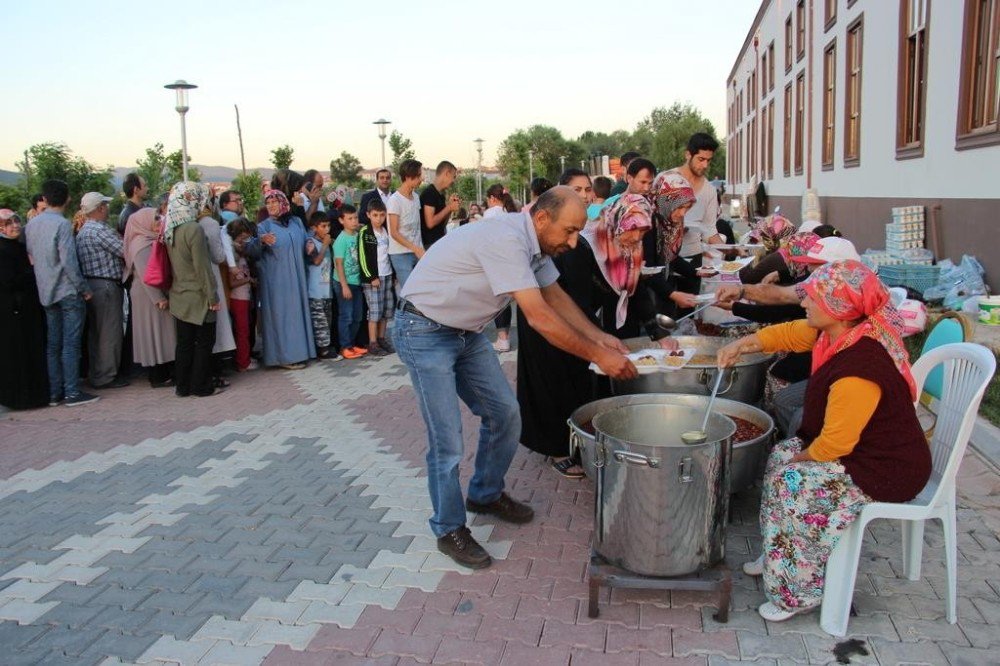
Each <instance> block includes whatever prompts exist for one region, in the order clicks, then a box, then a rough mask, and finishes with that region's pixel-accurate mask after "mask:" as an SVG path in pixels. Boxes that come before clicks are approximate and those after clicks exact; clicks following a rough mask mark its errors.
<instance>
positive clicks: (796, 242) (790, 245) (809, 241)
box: [778, 231, 819, 278]
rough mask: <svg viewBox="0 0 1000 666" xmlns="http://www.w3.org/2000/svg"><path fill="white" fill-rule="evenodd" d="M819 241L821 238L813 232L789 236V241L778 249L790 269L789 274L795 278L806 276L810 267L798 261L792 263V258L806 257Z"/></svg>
mask: <svg viewBox="0 0 1000 666" xmlns="http://www.w3.org/2000/svg"><path fill="white" fill-rule="evenodd" d="M818 240H819V236H817V235H816V234H814V233H813V232H811V231H803V232H801V233H797V234H794V235H792V236H789V237H788V239H787V240H786V241H785V242H784V243H782V244H781V247H780V248H778V253H779V254H781V257H782V259H784V260H785V266H787V267H788V273H789V275H791V276H792V277H793V278H800V277H802V276H803V275H805V274H806V272H807V269H808V267H807V266H806V264H803V263H800V262H798V261H792V257H804V256H806V255H807V254H809V250H811V249H812V246H813V245H815V244H816V241H818Z"/></svg>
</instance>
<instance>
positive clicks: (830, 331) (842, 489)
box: [719, 260, 931, 622]
mask: <svg viewBox="0 0 1000 666" xmlns="http://www.w3.org/2000/svg"><path fill="white" fill-rule="evenodd" d="M805 291H806V297H805V299H804V300H803V301H802V307H804V308H805V310H806V319H805V320H800V321H795V322H789V323H787V324H779V325H777V326H770V327H768V328H765V329H762V330H760V331H758V332H757V333H756V334H754V335H751V336H748V337H746V338H741V339H740V340H737V341H735V342H733V343H731V344H729V345H727V346H725V347H723V348H722V349H720V350H719V365H720V367H726V366H729V365H732V364H733V363H735V362H736V360H737V358H738V357H739V356H740V354H742V353H747V352H757V351H764V352H775V351H781V350H793V351H804V350H807V349H812V350H813V357H812V374H811V376H810V377H809V385H808V388H807V389H806V402H805V409H804V413H803V418H802V425H801V426H800V427H799V430H798V432H797V433H796V436H794V437H792V438H791V439H786V440H784V441H782V442H780V443H779V444H778V445H776V446H775V448H774V451H773V452H772V453H771V457H770V458H769V460H768V464H767V471H766V472H765V477H764V488H763V491H762V500H761V509H760V524H761V532H762V534H763V537H764V550H763V553H762V554H761V556H760V558H758V559H757V560H756V561H754V562H748V563H747V564H745V565H744V566H743V570H744V571H745V572H746V573H747V574H749V575H758V576H759V575H761V574H763V576H764V590H765V594H766V595H767V598H768V601H767V602H766V603H765V604H763V605H762V606H761V607H760V609H759V612H760V614H761V616H763V617H764V618H765V619H767V620H771V621H773V622H776V621H780V620H785V619H788V618H790V617H791V616H792V615H795V614H796V613H800V612H803V611H806V610H810V609H812V608H816V607H817V606H819V604H820V603H821V601H822V598H823V586H824V584H825V582H826V581H825V580H824V575H825V567H826V561H827V558H828V557H829V555H830V553H831V552H832V551H833V548H834V547H835V546H836V544H837V540H838V538H839V535H840V533H841V532H842V531H843V529H844V528H845V527H846V526H847V525H849V524H850V523H851V521H853V520H854V519H855V518H857V516H858V514H859V513H860V512H861V509H862V508H864V506H865V505H866V504H867V503H869V502H872V501H876V502H907V501H909V500H911V499H913V498H914V497H915V496H916V495H917V494H918V493H919V492H920V491H921V490H922V489H923V487H924V485H925V484H926V483H927V479H928V478H930V473H931V455H930V449H929V448H928V446H927V441H926V440H925V439H924V433H923V431H922V430H921V428H920V424H919V423H918V422H917V417H916V413H915V412H914V410H913V401H914V400H915V399H916V386H915V384H914V380H913V376H912V375H911V374H910V366H909V362H908V361H907V353H906V349H905V348H904V347H903V340H902V337H901V331H902V326H903V320H902V318H901V317H900V315H899V313H898V312H897V311H896V310H895V308H893V306H892V304H891V303H890V301H889V293H888V291H887V290H886V288H885V286H884V285H882V283H881V282H879V279H878V277H877V276H876V275H875V274H874V273H873V272H872V271H871V270H870V269H869V268H868V267H867V266H865V265H864V264H862V263H861V262H859V261H854V260H847V261H835V262H832V263H829V264H826V265H824V266H822V267H821V268H819V269H818V270H816V271H815V272H814V273H813V275H812V277H811V278H810V279H809V280H808V281H807V282H805Z"/></svg>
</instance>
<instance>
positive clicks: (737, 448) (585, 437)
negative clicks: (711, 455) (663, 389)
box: [567, 379, 775, 493]
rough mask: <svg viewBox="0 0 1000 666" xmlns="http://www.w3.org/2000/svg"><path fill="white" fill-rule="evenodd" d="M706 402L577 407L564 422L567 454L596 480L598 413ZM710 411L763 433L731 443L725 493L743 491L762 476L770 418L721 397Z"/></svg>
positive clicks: (687, 398)
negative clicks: (576, 457) (577, 455)
mask: <svg viewBox="0 0 1000 666" xmlns="http://www.w3.org/2000/svg"><path fill="white" fill-rule="evenodd" d="M723 381H725V379H723ZM708 400H709V397H708V396H703V395H683V394H678V393H645V394H637V395H620V396H615V397H613V398H604V399H602V400H595V401H593V402H588V403H587V404H585V405H582V406H581V407H578V408H577V409H576V410H575V411H574V412H573V413H572V414H571V415H570V417H569V420H568V421H567V424H568V425H569V447H570V453H573V452H575V451H579V452H580V460H581V463H582V465H583V471H584V472H585V473H586V474H587V476H588V477H589V478H591V479H596V478H597V468H596V455H597V452H596V449H597V437H596V435H595V434H594V426H593V420H594V417H596V416H597V415H598V414H603V413H604V412H607V411H611V410H612V409H616V408H618V407H627V406H629V405H685V406H687V407H693V408H695V409H696V410H702V411H703V410H705V409H706V408H707V407H708ZM713 409H714V410H715V411H716V412H718V413H720V414H725V415H726V416H735V417H737V418H741V419H745V420H747V421H750V422H751V423H753V424H754V425H756V426H757V427H758V428H761V429H762V430H763V431H764V432H763V433H762V434H760V435H759V436H757V437H753V438H751V439H747V440H744V441H742V442H738V441H736V440H734V441H733V464H732V473H731V474H730V480H729V491H730V492H733V493H735V492H739V491H741V490H746V489H747V488H750V487H751V486H753V485H754V483H756V482H757V481H759V480H760V479H761V477H762V476H763V471H764V463H765V462H766V461H767V454H768V451H769V450H770V443H771V440H772V439H773V438H774V432H775V431H774V419H772V418H771V416H770V415H769V414H768V413H767V412H765V411H764V410H763V409H759V408H757V407H754V406H753V405H747V404H744V403H742V402H737V401H735V400H726V399H724V398H716V400H715V407H713ZM602 455H605V454H602Z"/></svg>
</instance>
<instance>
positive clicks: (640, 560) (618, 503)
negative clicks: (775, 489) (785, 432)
mask: <svg viewBox="0 0 1000 666" xmlns="http://www.w3.org/2000/svg"><path fill="white" fill-rule="evenodd" d="M703 416H704V412H703V411H701V410H697V409H694V408H692V407H687V406H684V405H629V406H626V407H618V408H616V409H613V410H611V411H607V412H604V413H603V414H598V415H597V417H595V418H594V430H595V431H596V433H597V441H598V447H597V452H598V464H599V471H598V476H597V498H596V502H595V521H594V522H595V525H594V533H595V535H596V537H595V543H594V549H595V550H596V551H597V552H598V553H599V554H600V555H601V556H602V557H604V558H605V559H606V560H608V561H609V562H611V563H612V564H614V565H616V566H620V567H622V568H624V569H627V570H629V571H633V572H636V573H639V574H643V575H647V576H681V575H684V574H688V573H692V572H694V571H697V570H699V569H702V568H706V567H709V566H712V565H713V564H715V563H717V562H719V561H720V560H721V559H722V558H723V556H724V555H725V541H726V539H725V537H726V534H725V532H726V521H727V515H728V511H729V473H730V462H731V455H732V447H731V440H732V436H733V433H735V432H736V425H735V424H734V423H733V421H732V420H731V419H730V418H729V417H728V416H724V415H722V414H718V413H713V414H712V415H711V418H710V419H709V422H708V427H707V430H706V434H707V436H708V437H707V440H706V441H705V442H704V443H702V444H695V445H689V444H685V443H684V442H683V440H682V439H681V433H682V432H685V431H688V430H698V429H700V427H701V421H702V417H703ZM602 452H606V455H603V456H602ZM601 458H603V460H602V459H601Z"/></svg>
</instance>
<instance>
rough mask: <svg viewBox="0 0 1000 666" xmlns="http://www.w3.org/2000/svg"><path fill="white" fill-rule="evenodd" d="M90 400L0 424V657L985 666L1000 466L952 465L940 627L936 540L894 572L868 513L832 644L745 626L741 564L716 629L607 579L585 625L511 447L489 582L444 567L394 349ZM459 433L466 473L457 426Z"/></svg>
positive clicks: (991, 652)
mask: <svg viewBox="0 0 1000 666" xmlns="http://www.w3.org/2000/svg"><path fill="white" fill-rule="evenodd" d="M513 358H514V357H513V355H509V356H505V357H504V359H503V360H504V361H505V364H504V367H505V370H506V371H507V373H508V376H512V374H513V367H514V363H513V362H512V361H513ZM104 398H105V399H103V400H102V401H100V402H99V403H97V404H95V405H93V406H90V407H84V408H79V409H68V408H63V407H60V408H50V409H43V410H37V411H33V412H25V413H7V414H5V415H3V417H2V418H0V442H2V444H0V663H3V664H22V663H23V664H36V663H46V664H47V663H66V664H109V665H110V664H123V663H124V664H155V663H178V664H260V663H264V664H272V665H277V664H417V663H419V664H427V663H435V664H447V663H456V664H511V665H517V666H520V665H525V664H561V665H563V666H565V665H566V664H573V665H574V666H580V665H586V664H600V665H602V666H615V665H617V664H629V665H633V666H638V665H640V664H675V665H681V664H692V665H693V664H698V665H706V664H729V663H755V664H778V663H781V664H791V663H810V664H811V663H820V664H825V663H838V658H839V659H840V660H841V661H840V662H839V663H855V664H899V663H923V664H950V665H951V666H958V665H960V664H961V665H964V664H996V663H998V662H1000V659H998V658H997V655H998V654H1000V539H998V534H1000V474H998V472H997V470H996V468H995V467H994V466H993V465H992V464H991V463H989V462H988V461H986V460H985V459H984V458H982V457H981V456H980V455H979V454H977V453H976V452H974V451H970V452H969V454H967V456H966V459H965V461H964V463H963V467H962V470H961V473H960V485H959V488H960V499H959V505H960V508H959V515H958V529H959V570H958V578H959V603H958V611H959V621H958V623H957V624H956V625H950V624H948V623H947V622H946V621H945V620H944V617H943V616H944V601H943V598H942V597H943V595H944V593H945V592H944V591H945V587H944V576H945V568H944V561H943V558H944V551H943V547H942V537H941V531H940V528H939V527H938V526H937V525H929V526H928V528H927V531H926V534H925V540H926V547H925V550H924V563H923V577H922V578H921V580H919V581H908V580H906V579H905V578H901V577H900V576H901V561H900V533H899V530H898V528H897V526H896V525H894V524H891V523H889V522H884V521H883V522H877V523H875V524H874V525H872V526H871V528H870V530H869V534H868V538H867V539H866V543H865V549H864V551H863V554H862V558H861V564H860V572H859V576H858V583H857V589H856V593H855V607H856V610H857V616H855V617H852V619H851V624H850V627H849V631H850V635H849V637H848V638H845V639H835V638H833V637H830V636H828V635H826V634H825V633H824V632H823V631H822V630H820V628H819V625H818V618H817V615H816V614H809V615H803V616H797V617H795V618H793V619H792V620H789V621H788V622H785V623H780V624H772V623H766V622H764V621H763V620H762V619H761V618H760V617H759V616H758V615H757V613H756V611H755V608H756V606H757V605H758V604H759V603H761V602H762V601H763V594H762V593H761V591H760V587H759V582H758V581H756V580H753V579H750V578H747V577H745V576H743V575H742V574H741V573H737V574H735V580H734V593H733V605H732V611H731V613H730V620H729V622H728V623H727V624H720V623H718V622H717V621H715V620H714V619H713V614H714V607H713V605H712V599H711V598H709V597H708V596H706V595H703V594H699V593H696V592H680V591H676V592H672V593H671V592H651V591H637V590H620V589H616V590H613V591H609V590H606V589H605V590H602V594H601V598H600V599H601V614H600V617H599V618H596V619H591V618H589V617H588V616H587V608H586V599H587V584H586V578H585V565H586V561H587V556H588V546H589V541H590V536H591V522H592V521H591V516H592V509H593V501H594V495H593V487H592V484H591V483H590V482H588V481H570V480H567V479H562V478H559V477H556V476H555V475H554V474H553V473H552V472H551V470H549V469H548V467H547V466H546V465H545V463H544V460H543V459H542V458H541V457H540V456H538V455H535V454H532V453H529V452H527V451H524V450H522V451H520V452H519V453H518V455H517V457H516V458H515V461H514V464H513V466H512V469H511V471H510V473H509V475H508V477H507V481H508V487H509V490H510V492H511V494H512V495H514V496H515V497H518V498H520V499H523V500H526V501H529V502H530V503H531V504H532V506H533V507H534V508H535V511H536V519H535V520H534V521H533V522H532V523H530V524H528V525H523V526H511V525H505V524H502V523H494V522H493V521H492V520H488V519H484V518H479V517H475V518H473V519H472V520H471V522H470V526H471V528H472V530H473V533H474V534H475V535H476V536H477V538H479V539H480V540H481V541H483V542H484V545H485V546H486V548H487V549H488V550H489V551H490V552H491V554H492V555H493V556H494V558H495V560H496V561H495V563H494V566H493V567H491V568H489V569H486V570H483V571H478V572H474V573H473V572H470V571H468V570H466V569H463V568H461V567H458V566H456V565H454V564H453V563H452V562H451V561H450V560H448V559H447V558H445V557H443V556H442V555H441V554H440V553H438V552H437V550H436V547H435V543H434V540H433V539H432V538H431V536H430V533H429V531H428V528H427V524H426V521H427V518H428V516H429V514H430V502H429V499H428V497H427V492H426V479H425V476H424V473H423V455H424V450H425V448H426V443H425V439H424V438H425V432H424V427H423V424H422V422H421V420H420V418H419V415H418V413H417V407H416V401H415V399H414V396H413V393H412V390H411V389H410V386H409V381H408V378H407V376H406V373H405V369H404V368H402V366H401V365H400V364H399V362H398V360H397V359H396V357H394V356H392V357H388V358H385V359H378V360H375V359H372V360H362V361H357V362H340V363H334V362H321V363H315V364H313V365H311V366H310V367H309V368H307V369H306V370H302V371H298V372H287V371H259V372H253V373H249V374H247V375H240V376H237V377H236V378H235V380H234V382H233V387H232V388H231V389H230V390H229V391H227V392H226V393H225V394H223V395H221V396H218V397H214V398H207V399H193V398H188V399H178V398H175V397H174V396H173V395H172V394H170V393H169V390H153V389H150V388H148V387H147V386H145V385H144V384H141V383H137V384H136V385H135V386H132V387H129V388H126V389H121V390H118V391H113V392H112V391H108V392H105V394H104ZM464 425H465V433H466V439H467V441H468V443H469V445H470V446H469V449H468V450H469V455H468V456H467V457H466V459H465V460H464V461H463V467H462V470H463V477H464V478H467V477H468V474H469V471H470V468H471V455H472V450H473V448H472V444H473V441H474V438H475V436H476V424H475V420H474V419H473V418H472V416H471V415H470V414H468V413H467V412H466V413H465V420H464ZM757 502H758V499H757V497H756V495H755V494H754V493H752V492H750V493H744V494H740V495H737V496H734V502H733V521H732V525H731V528H730V530H729V535H728V540H727V544H726V546H727V558H728V561H729V562H730V564H731V565H733V566H734V567H738V565H739V564H740V563H741V562H742V561H744V560H745V559H747V558H748V557H750V554H751V553H752V552H756V549H758V548H759V545H760V543H759V537H758V536H757V535H756V509H757ZM852 639H853V642H851V641H852Z"/></svg>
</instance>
